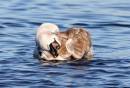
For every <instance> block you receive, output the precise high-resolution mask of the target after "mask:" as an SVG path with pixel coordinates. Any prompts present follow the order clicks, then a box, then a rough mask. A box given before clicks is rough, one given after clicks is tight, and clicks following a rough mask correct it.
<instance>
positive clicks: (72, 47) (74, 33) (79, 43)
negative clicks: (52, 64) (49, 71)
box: [47, 28, 93, 60]
mask: <svg viewBox="0 0 130 88" xmlns="http://www.w3.org/2000/svg"><path fill="white" fill-rule="evenodd" d="M57 35H58V38H59V41H60V43H61V46H60V49H59V50H57V52H58V56H57V57H55V58H54V57H52V56H51V55H49V54H48V57H47V58H48V60H70V59H74V60H78V59H82V58H86V59H87V60H91V58H92V56H93V52H92V43H91V38H90V34H89V32H88V31H85V29H83V28H70V29H68V30H67V31H64V32H58V33H57ZM49 58H50V59H49Z"/></svg>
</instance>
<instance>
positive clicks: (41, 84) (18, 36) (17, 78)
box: [0, 0, 130, 88]
mask: <svg viewBox="0 0 130 88" xmlns="http://www.w3.org/2000/svg"><path fill="white" fill-rule="evenodd" d="M43 22H52V23H55V24H57V25H59V27H60V29H61V30H66V29H67V28H69V27H72V26H81V27H84V28H87V29H88V31H89V32H90V33H91V36H92V42H93V47H94V58H93V60H92V62H91V63H86V62H83V61H81V62H72V63H60V64H53V65H52V64H46V65H45V64H44V63H41V62H40V61H39V60H38V59H37V58H35V57H33V51H34V48H35V33H36V29H37V27H38V26H39V25H40V24H41V23H43ZM108 87H109V88H110V87H111V88H113V87H117V88H123V87H128V88H130V0H0V88H108Z"/></svg>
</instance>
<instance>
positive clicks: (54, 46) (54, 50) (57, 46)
mask: <svg viewBox="0 0 130 88" xmlns="http://www.w3.org/2000/svg"><path fill="white" fill-rule="evenodd" d="M49 47H50V53H51V54H52V55H53V57H57V56H58V53H57V51H58V49H60V44H59V43H58V42H57V41H56V40H54V42H52V43H51V44H50V45H49Z"/></svg>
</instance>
